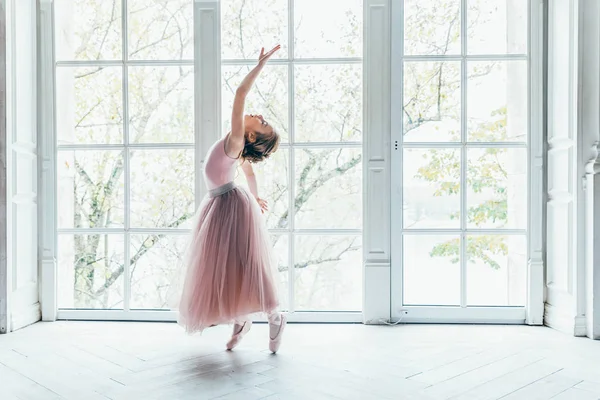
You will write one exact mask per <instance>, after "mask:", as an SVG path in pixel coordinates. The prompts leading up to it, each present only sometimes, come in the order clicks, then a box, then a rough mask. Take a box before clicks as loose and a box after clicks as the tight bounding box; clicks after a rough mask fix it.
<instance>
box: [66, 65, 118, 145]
mask: <svg viewBox="0 0 600 400" xmlns="http://www.w3.org/2000/svg"><path fill="white" fill-rule="evenodd" d="M122 77H123V74H122V69H121V67H93V68H70V67H61V68H57V70H56V118H57V123H56V125H57V130H58V132H57V137H58V144H59V145H61V144H97V143H99V144H100V143H101V144H109V143H122V142H123V96H122V84H121V82H122Z"/></svg>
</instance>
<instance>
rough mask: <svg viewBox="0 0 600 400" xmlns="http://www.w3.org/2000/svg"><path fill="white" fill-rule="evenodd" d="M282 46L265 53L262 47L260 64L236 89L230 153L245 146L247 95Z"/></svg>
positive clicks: (235, 152)
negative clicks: (270, 59) (245, 106)
mask: <svg viewBox="0 0 600 400" xmlns="http://www.w3.org/2000/svg"><path fill="white" fill-rule="evenodd" d="M280 47H281V46H280V45H277V46H275V47H274V48H273V49H272V50H271V51H269V52H267V53H265V49H264V48H262V49H261V51H260V57H259V58H258V64H257V65H256V67H254V68H253V69H252V71H250V72H249V73H248V75H246V77H245V78H244V80H243V81H242V83H241V84H240V86H239V87H238V88H237V90H236V91H235V98H234V100H233V109H232V111H231V137H230V140H229V142H230V143H229V146H228V147H230V148H229V149H227V150H228V153H229V154H236V155H237V154H239V153H240V152H241V151H242V149H243V148H244V133H245V127H244V105H245V103H246V96H247V95H248V93H249V92H250V89H251V88H252V85H253V84H254V81H255V80H256V78H257V77H258V75H259V74H260V72H261V71H262V69H263V67H264V66H265V65H266V64H267V61H268V60H269V58H271V56H272V55H273V54H275V52H276V51H277V50H279V48H280Z"/></svg>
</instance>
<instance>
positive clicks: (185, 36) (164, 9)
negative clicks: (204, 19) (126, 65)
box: [127, 0, 194, 60]
mask: <svg viewBox="0 0 600 400" xmlns="http://www.w3.org/2000/svg"><path fill="white" fill-rule="evenodd" d="M193 4H194V1H193V0H128V1H127V14H128V16H129V21H128V24H127V29H128V31H129V32H128V34H129V58H131V59H133V60H181V59H188V60H191V59H193V58H194V25H193V24H194V10H193Z"/></svg>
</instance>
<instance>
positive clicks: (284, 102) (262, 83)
mask: <svg viewBox="0 0 600 400" xmlns="http://www.w3.org/2000/svg"><path fill="white" fill-rule="evenodd" d="M251 68H253V66H252V67H251V66H240V65H237V66H223V67H222V69H221V70H222V79H223V81H222V85H223V86H222V92H221V97H222V101H223V103H222V107H221V112H222V116H223V118H222V119H223V132H224V133H226V132H229V131H231V108H232V107H233V99H234V97H235V91H236V89H237V88H238V86H239V85H240V83H242V80H243V79H244V77H245V76H246V74H248V72H250V69H251ZM245 113H246V114H261V115H262V116H263V117H264V118H265V120H267V121H268V122H269V124H271V126H273V127H274V128H275V129H276V130H277V132H279V134H280V135H281V136H282V140H283V141H287V140H288V137H289V135H288V127H289V123H288V121H289V117H288V68H287V67H286V66H275V65H267V66H266V67H265V68H264V69H263V72H262V74H261V76H260V78H258V79H257V80H256V83H255V84H254V87H253V88H252V90H251V91H250V94H249V95H248V97H247V98H246V106H245Z"/></svg>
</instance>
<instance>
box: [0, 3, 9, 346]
mask: <svg viewBox="0 0 600 400" xmlns="http://www.w3.org/2000/svg"><path fill="white" fill-rule="evenodd" d="M6 16H7V14H6V8H5V6H4V5H0V96H1V97H0V334H2V333H8V331H9V329H10V328H9V326H8V320H9V315H8V310H9V306H8V282H9V278H8V264H7V262H6V256H7V243H6V240H7V232H8V229H7V220H6V217H7V209H6V207H7V204H6V195H7V193H6V179H7V175H6V173H7V171H6V100H7V99H6V83H7V80H6Z"/></svg>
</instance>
